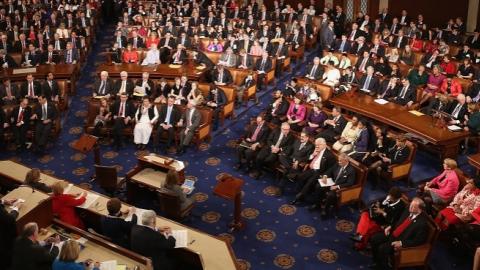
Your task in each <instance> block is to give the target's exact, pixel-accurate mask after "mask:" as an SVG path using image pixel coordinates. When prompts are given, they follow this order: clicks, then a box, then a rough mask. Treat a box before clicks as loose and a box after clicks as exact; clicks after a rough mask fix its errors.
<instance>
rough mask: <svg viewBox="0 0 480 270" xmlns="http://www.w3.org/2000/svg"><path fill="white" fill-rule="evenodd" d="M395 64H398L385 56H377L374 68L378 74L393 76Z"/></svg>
mask: <svg viewBox="0 0 480 270" xmlns="http://www.w3.org/2000/svg"><path fill="white" fill-rule="evenodd" d="M390 65H391V66H390ZM395 65H396V64H390V63H388V62H387V61H386V60H385V58H384V57H377V61H376V62H375V65H374V66H373V69H374V70H375V75H377V76H380V77H383V76H392V72H393V70H392V67H394V66H395ZM397 76H398V75H397Z"/></svg>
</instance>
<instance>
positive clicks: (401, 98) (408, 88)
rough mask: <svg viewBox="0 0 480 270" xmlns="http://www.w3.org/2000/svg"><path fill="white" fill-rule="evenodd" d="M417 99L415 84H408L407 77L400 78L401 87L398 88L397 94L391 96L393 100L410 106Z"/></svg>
mask: <svg viewBox="0 0 480 270" xmlns="http://www.w3.org/2000/svg"><path fill="white" fill-rule="evenodd" d="M416 99H417V90H416V89H415V86H413V85H411V84H410V81H408V79H407V78H403V79H402V87H401V88H400V89H399V90H398V94H397V96H396V97H394V98H393V102H395V103H397V104H400V105H402V106H408V107H410V106H412V105H413V103H415V101H416Z"/></svg>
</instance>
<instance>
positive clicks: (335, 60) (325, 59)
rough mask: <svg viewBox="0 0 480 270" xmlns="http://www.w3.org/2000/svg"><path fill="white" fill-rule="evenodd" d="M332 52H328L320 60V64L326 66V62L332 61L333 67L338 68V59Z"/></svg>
mask: <svg viewBox="0 0 480 270" xmlns="http://www.w3.org/2000/svg"><path fill="white" fill-rule="evenodd" d="M333 52H334V51H333V50H330V51H329V52H328V53H327V54H326V55H325V56H324V57H322V58H321V59H320V64H322V65H326V64H328V62H330V61H332V62H333V65H334V66H338V63H339V61H338V58H337V57H336V56H335V55H333Z"/></svg>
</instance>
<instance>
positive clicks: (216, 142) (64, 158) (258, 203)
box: [0, 27, 472, 270]
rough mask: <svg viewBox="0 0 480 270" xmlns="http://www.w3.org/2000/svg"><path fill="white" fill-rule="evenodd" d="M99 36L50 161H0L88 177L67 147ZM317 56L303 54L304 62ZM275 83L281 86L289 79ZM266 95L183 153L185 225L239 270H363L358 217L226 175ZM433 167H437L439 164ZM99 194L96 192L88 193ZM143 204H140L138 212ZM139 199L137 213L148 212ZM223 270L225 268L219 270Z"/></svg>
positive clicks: (117, 156)
mask: <svg viewBox="0 0 480 270" xmlns="http://www.w3.org/2000/svg"><path fill="white" fill-rule="evenodd" d="M104 29H105V30H104V32H103V33H100V34H99V35H98V40H97V42H96V43H95V45H94V48H93V53H92V54H91V55H90V56H89V58H88V61H87V64H86V66H85V68H84V69H83V72H82V73H81V77H80V80H79V83H78V87H77V88H78V93H77V96H75V97H73V99H72V102H71V105H70V109H69V111H68V112H66V115H63V116H62V117H63V119H64V122H63V129H62V133H61V135H60V138H59V139H58V140H57V141H55V142H52V144H51V145H50V146H49V154H48V155H45V156H41V157H39V156H35V155H32V154H30V153H22V154H21V155H16V153H15V152H14V151H7V152H4V153H0V158H2V159H7V158H12V159H15V160H18V161H20V162H22V163H24V164H26V165H28V166H31V167H38V168H40V169H42V170H43V172H45V173H49V174H54V175H56V176H57V177H60V178H64V179H67V180H68V181H71V182H74V183H77V184H78V183H82V182H86V181H88V179H89V176H90V174H91V173H92V168H93V157H92V155H87V156H85V155H83V154H80V153H77V152H75V151H74V150H73V149H72V148H71V145H72V143H73V142H74V140H76V139H78V137H79V136H80V134H82V133H83V125H84V120H85V117H86V114H87V111H86V108H87V107H86V105H87V102H88V100H89V95H90V93H91V87H92V85H93V81H94V78H95V76H96V73H95V70H96V66H97V65H98V64H99V63H101V62H103V61H104V60H103V59H102V57H98V53H99V52H101V51H104V49H105V48H107V47H109V46H110V44H111V39H112V36H111V33H113V28H112V27H104ZM314 54H316V52H310V53H309V54H308V56H307V57H306V59H307V61H308V60H310V59H312V58H313V56H314ZM302 64H303V63H298V64H297V65H293V69H292V70H293V72H292V73H295V74H300V73H301V72H303V70H304V65H302ZM284 75H285V76H284V77H282V78H280V80H278V79H277V82H278V85H279V86H281V87H282V88H283V85H284V83H285V81H286V80H287V79H289V78H290V77H291V76H292V74H284ZM271 91H272V88H270V89H269V90H268V91H267V92H266V93H262V94H263V96H262V97H261V98H260V101H261V103H260V105H259V106H253V105H251V107H248V108H247V109H245V108H242V109H239V110H237V111H236V114H237V115H239V117H238V118H237V119H236V120H233V121H232V120H227V121H226V123H225V126H224V127H223V128H221V129H220V130H219V131H217V132H216V133H214V136H213V139H212V141H211V142H210V144H202V146H201V150H200V151H192V150H190V151H189V152H188V153H187V154H185V155H183V156H182V157H181V159H182V160H184V161H185V162H186V164H187V167H186V175H187V177H188V178H191V179H196V180H197V184H196V190H195V191H194V195H193V196H194V198H195V199H196V201H197V202H198V205H197V207H196V208H195V209H194V213H193V214H194V217H193V218H192V220H191V221H190V222H189V223H188V224H187V225H189V226H192V227H195V228H198V229H200V230H203V231H206V232H207V233H210V234H212V235H218V236H220V237H223V238H225V239H228V241H230V242H231V243H232V246H233V249H234V251H235V254H236V256H237V258H238V262H239V264H240V266H241V269H365V268H367V265H368V264H369V263H370V257H369V256H368V255H366V254H361V253H358V252H356V251H354V250H353V249H352V248H351V246H352V243H351V242H350V241H349V240H348V235H349V233H351V232H352V231H353V230H354V226H355V225H354V224H355V222H356V220H357V219H358V211H357V210H355V209H354V208H350V207H343V208H342V209H341V210H340V215H339V217H338V219H333V218H332V219H329V220H325V221H323V220H321V219H320V215H319V213H318V212H314V213H310V212H308V211H307V210H306V209H305V208H303V207H294V206H291V205H289V204H288V202H289V201H290V200H291V199H292V198H293V194H292V192H288V189H287V192H286V194H285V195H284V196H282V197H275V196H273V194H274V191H275V188H274V186H273V185H274V181H275V180H274V179H273V177H270V176H267V177H264V178H263V179H262V180H260V181H259V180H254V179H252V178H250V177H249V176H248V175H244V174H242V173H238V172H235V171H233V170H232V166H233V165H234V164H235V162H236V160H235V154H234V153H235V152H234V147H235V145H234V139H236V138H238V137H239V136H240V135H242V134H243V132H244V127H245V123H246V122H247V121H248V119H250V117H253V116H255V115H257V114H258V113H259V112H260V111H261V109H262V108H263V107H265V105H266V103H267V102H268V101H269V98H270V97H269V93H270V92H271ZM101 153H102V163H103V164H106V165H116V166H117V167H118V171H119V173H120V175H122V174H125V173H126V172H127V171H128V170H130V169H131V168H132V167H133V166H134V165H135V164H136V155H144V154H146V153H147V151H141V152H138V151H136V150H135V147H134V145H133V144H129V145H127V147H126V148H125V149H122V150H121V151H120V152H116V151H114V150H113V148H112V147H110V146H109V145H103V146H102V147H101ZM432 159H433V160H435V162H436V163H435V164H437V163H438V161H437V160H438V157H433V156H432V155H430V154H428V153H425V152H422V151H419V152H418V154H417V158H416V161H415V166H414V168H413V172H412V178H413V181H414V182H416V181H420V180H422V179H426V178H428V177H432V176H434V175H435V174H436V173H437V172H438V168H432V166H431V165H430V164H432ZM438 164H440V163H438ZM460 164H461V166H462V168H463V169H465V170H467V171H469V172H471V170H472V168H470V167H468V165H467V164H466V159H465V157H461V158H460ZM224 172H226V173H232V174H234V175H236V176H238V177H240V178H243V179H244V180H245V183H246V184H245V186H244V197H243V211H242V215H243V217H244V219H245V220H246V223H247V227H246V229H245V230H244V231H242V232H239V233H234V234H230V233H227V223H228V222H229V221H230V219H231V218H232V212H233V206H232V205H231V204H230V203H229V202H226V201H224V200H222V199H220V198H218V197H215V196H213V195H212V189H213V186H214V185H215V181H216V177H218V176H219V175H220V174H221V173H224ZM93 188H94V189H95V190H97V191H101V190H99V189H98V187H96V186H95V184H94V187H93ZM381 196H382V193H381V192H378V191H377V192H373V191H371V190H370V188H369V187H367V189H366V191H365V192H364V201H366V202H368V201H372V200H374V199H376V198H379V197H381ZM143 204H145V205H143ZM152 205H153V203H152V202H151V201H148V200H146V202H143V203H142V205H137V206H139V207H149V206H150V207H152ZM434 258H435V260H432V262H431V267H432V269H468V268H471V266H470V261H471V260H470V259H468V260H461V259H456V258H452V257H451V256H450V255H449V252H448V251H447V249H446V248H445V247H444V244H441V243H440V244H438V245H437V247H436V248H435V251H434ZM226 270H228V269H226Z"/></svg>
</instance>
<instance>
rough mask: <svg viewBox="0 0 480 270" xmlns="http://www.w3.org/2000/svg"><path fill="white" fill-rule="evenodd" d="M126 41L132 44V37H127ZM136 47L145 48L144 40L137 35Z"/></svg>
mask: <svg viewBox="0 0 480 270" xmlns="http://www.w3.org/2000/svg"><path fill="white" fill-rule="evenodd" d="M128 43H129V44H132V46H133V38H129V39H128ZM137 48H145V42H143V38H141V37H137Z"/></svg>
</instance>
